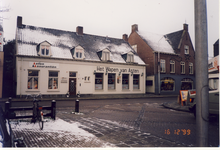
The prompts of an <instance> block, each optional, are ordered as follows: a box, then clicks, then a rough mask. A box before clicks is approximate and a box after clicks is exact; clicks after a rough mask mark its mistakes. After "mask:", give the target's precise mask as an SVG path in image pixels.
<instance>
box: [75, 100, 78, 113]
mask: <svg viewBox="0 0 220 150" xmlns="http://www.w3.org/2000/svg"><path fill="white" fill-rule="evenodd" d="M75 112H77V113H78V112H79V100H78V99H77V100H76V101H75Z"/></svg>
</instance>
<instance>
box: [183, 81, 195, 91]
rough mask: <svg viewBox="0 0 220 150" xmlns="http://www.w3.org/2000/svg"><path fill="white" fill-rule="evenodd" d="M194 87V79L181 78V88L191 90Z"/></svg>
mask: <svg viewBox="0 0 220 150" xmlns="http://www.w3.org/2000/svg"><path fill="white" fill-rule="evenodd" d="M192 88H193V80H192V79H189V78H184V79H182V80H181V90H191V89H192Z"/></svg>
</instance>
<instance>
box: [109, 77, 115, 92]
mask: <svg viewBox="0 0 220 150" xmlns="http://www.w3.org/2000/svg"><path fill="white" fill-rule="evenodd" d="M108 89H109V90H114V89H115V74H113V73H109V74H108Z"/></svg>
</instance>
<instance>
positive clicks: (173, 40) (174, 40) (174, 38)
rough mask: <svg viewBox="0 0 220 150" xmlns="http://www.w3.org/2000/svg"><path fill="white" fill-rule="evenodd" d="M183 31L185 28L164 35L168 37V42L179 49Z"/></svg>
mask: <svg viewBox="0 0 220 150" xmlns="http://www.w3.org/2000/svg"><path fill="white" fill-rule="evenodd" d="M183 31H184V30H180V31H177V32H172V33H169V34H166V35H164V37H165V38H166V39H167V41H168V43H169V44H170V45H171V46H172V48H173V49H174V50H177V49H178V46H179V43H180V40H181V38H182V34H183Z"/></svg>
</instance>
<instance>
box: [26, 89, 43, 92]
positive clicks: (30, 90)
mask: <svg viewBox="0 0 220 150" xmlns="http://www.w3.org/2000/svg"><path fill="white" fill-rule="evenodd" d="M26 92H40V90H39V89H36V90H35V89H28V90H26Z"/></svg>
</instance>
